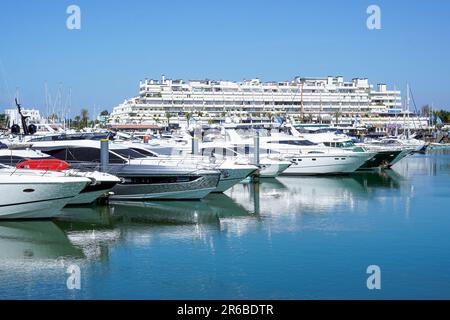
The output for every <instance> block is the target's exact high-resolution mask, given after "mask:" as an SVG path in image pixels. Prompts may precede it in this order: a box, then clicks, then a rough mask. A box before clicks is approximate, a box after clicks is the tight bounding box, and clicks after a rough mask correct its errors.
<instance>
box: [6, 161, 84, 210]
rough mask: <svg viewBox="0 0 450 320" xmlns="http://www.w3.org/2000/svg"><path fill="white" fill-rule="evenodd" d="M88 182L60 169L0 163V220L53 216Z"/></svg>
mask: <svg viewBox="0 0 450 320" xmlns="http://www.w3.org/2000/svg"><path fill="white" fill-rule="evenodd" d="M90 183H91V180H90V179H88V178H84V177H74V176H70V175H68V174H67V173H63V172H54V171H41V170H28V169H17V168H14V167H8V166H4V165H1V168H0V219H24V218H27V219H37V218H52V217H55V216H57V215H59V214H60V209H62V208H63V207H64V206H65V205H67V204H68V203H69V202H70V201H71V200H72V199H73V198H75V197H76V196H78V194H79V193H80V192H81V191H82V190H83V189H84V188H85V187H86V186H87V185H89V184H90Z"/></svg>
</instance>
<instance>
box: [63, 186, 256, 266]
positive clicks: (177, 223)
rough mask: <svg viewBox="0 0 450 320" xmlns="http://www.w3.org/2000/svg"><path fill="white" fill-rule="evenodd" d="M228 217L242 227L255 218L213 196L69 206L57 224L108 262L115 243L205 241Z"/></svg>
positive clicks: (85, 249) (224, 198)
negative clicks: (209, 233)
mask: <svg viewBox="0 0 450 320" xmlns="http://www.w3.org/2000/svg"><path fill="white" fill-rule="evenodd" d="M227 218H238V219H237V220H238V221H237V222H236V223H239V224H242V223H244V220H248V219H247V218H250V219H253V216H252V215H250V214H249V212H248V211H247V210H245V208H243V207H242V206H241V205H239V204H237V203H236V202H235V201H234V200H232V199H231V198H229V197H228V196H226V195H224V194H211V195H208V197H207V198H205V199H203V200H202V201H195V202H192V201H170V202H169V201H152V202H139V201H110V203H109V205H108V206H97V207H95V206H93V207H67V208H64V209H63V210H62V214H61V216H60V217H59V218H58V220H56V221H55V223H56V224H57V225H58V226H59V227H61V229H63V230H64V231H65V232H66V233H67V237H68V238H69V239H70V241H71V242H72V244H74V245H75V246H77V247H79V248H81V249H82V250H83V253H84V255H85V256H86V257H88V258H89V259H102V260H107V259H108V256H109V247H110V246H111V245H114V244H115V243H118V242H123V241H127V242H129V241H131V242H142V241H144V242H145V241H148V240H149V239H151V238H153V237H155V236H156V237H158V236H160V235H164V238H167V237H171V238H189V237H195V238H199V237H200V238H203V237H204V236H205V235H207V234H208V233H207V230H209V229H211V226H212V229H213V230H214V229H215V230H217V229H219V230H221V231H222V230H223V224H224V221H225V220H226V219H227ZM240 218H242V219H240ZM203 225H205V230H203V227H202V226H203ZM241 230H242V228H241Z"/></svg>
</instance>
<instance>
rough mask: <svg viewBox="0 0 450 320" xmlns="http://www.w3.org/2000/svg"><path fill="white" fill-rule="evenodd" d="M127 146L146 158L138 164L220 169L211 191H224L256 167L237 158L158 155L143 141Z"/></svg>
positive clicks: (251, 172)
mask: <svg viewBox="0 0 450 320" xmlns="http://www.w3.org/2000/svg"><path fill="white" fill-rule="evenodd" d="M125 145H126V146H128V147H129V148H131V149H133V150H135V151H137V152H139V153H141V154H143V155H144V156H146V157H147V158H146V159H138V160H137V161H138V162H139V164H143V163H148V164H157V165H160V166H179V165H183V166H185V167H192V168H196V167H198V166H200V167H203V168H205V169H206V168H208V169H212V170H218V171H220V179H219V183H218V184H217V187H216V189H215V190H214V191H213V192H224V191H226V190H228V189H230V188H231V187H232V186H234V185H235V184H237V183H239V182H241V181H242V180H244V179H246V178H247V177H249V176H250V175H251V174H253V173H254V172H255V171H257V170H258V167H256V166H254V165H251V164H249V163H248V162H247V161H245V160H243V159H238V158H228V159H216V158H212V157H204V156H201V155H192V154H186V155H170V156H167V155H160V154H158V153H156V152H154V151H153V150H152V149H151V148H149V147H148V145H146V144H144V143H126V144H125Z"/></svg>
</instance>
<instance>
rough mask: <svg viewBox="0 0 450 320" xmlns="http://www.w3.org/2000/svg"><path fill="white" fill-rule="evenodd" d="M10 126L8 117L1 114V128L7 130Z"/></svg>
mask: <svg viewBox="0 0 450 320" xmlns="http://www.w3.org/2000/svg"><path fill="white" fill-rule="evenodd" d="M7 125H8V116H7V115H6V114H4V113H1V114H0V127H2V128H6V126H7Z"/></svg>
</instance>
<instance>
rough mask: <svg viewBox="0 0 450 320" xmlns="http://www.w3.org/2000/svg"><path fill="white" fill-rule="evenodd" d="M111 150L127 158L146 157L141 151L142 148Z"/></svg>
mask: <svg viewBox="0 0 450 320" xmlns="http://www.w3.org/2000/svg"><path fill="white" fill-rule="evenodd" d="M111 151H112V152H114V153H116V154H117V155H119V156H121V157H123V158H125V159H140V158H145V157H146V156H145V155H143V154H142V153H141V151H140V150H139V151H136V150H134V149H113V150H111Z"/></svg>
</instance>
